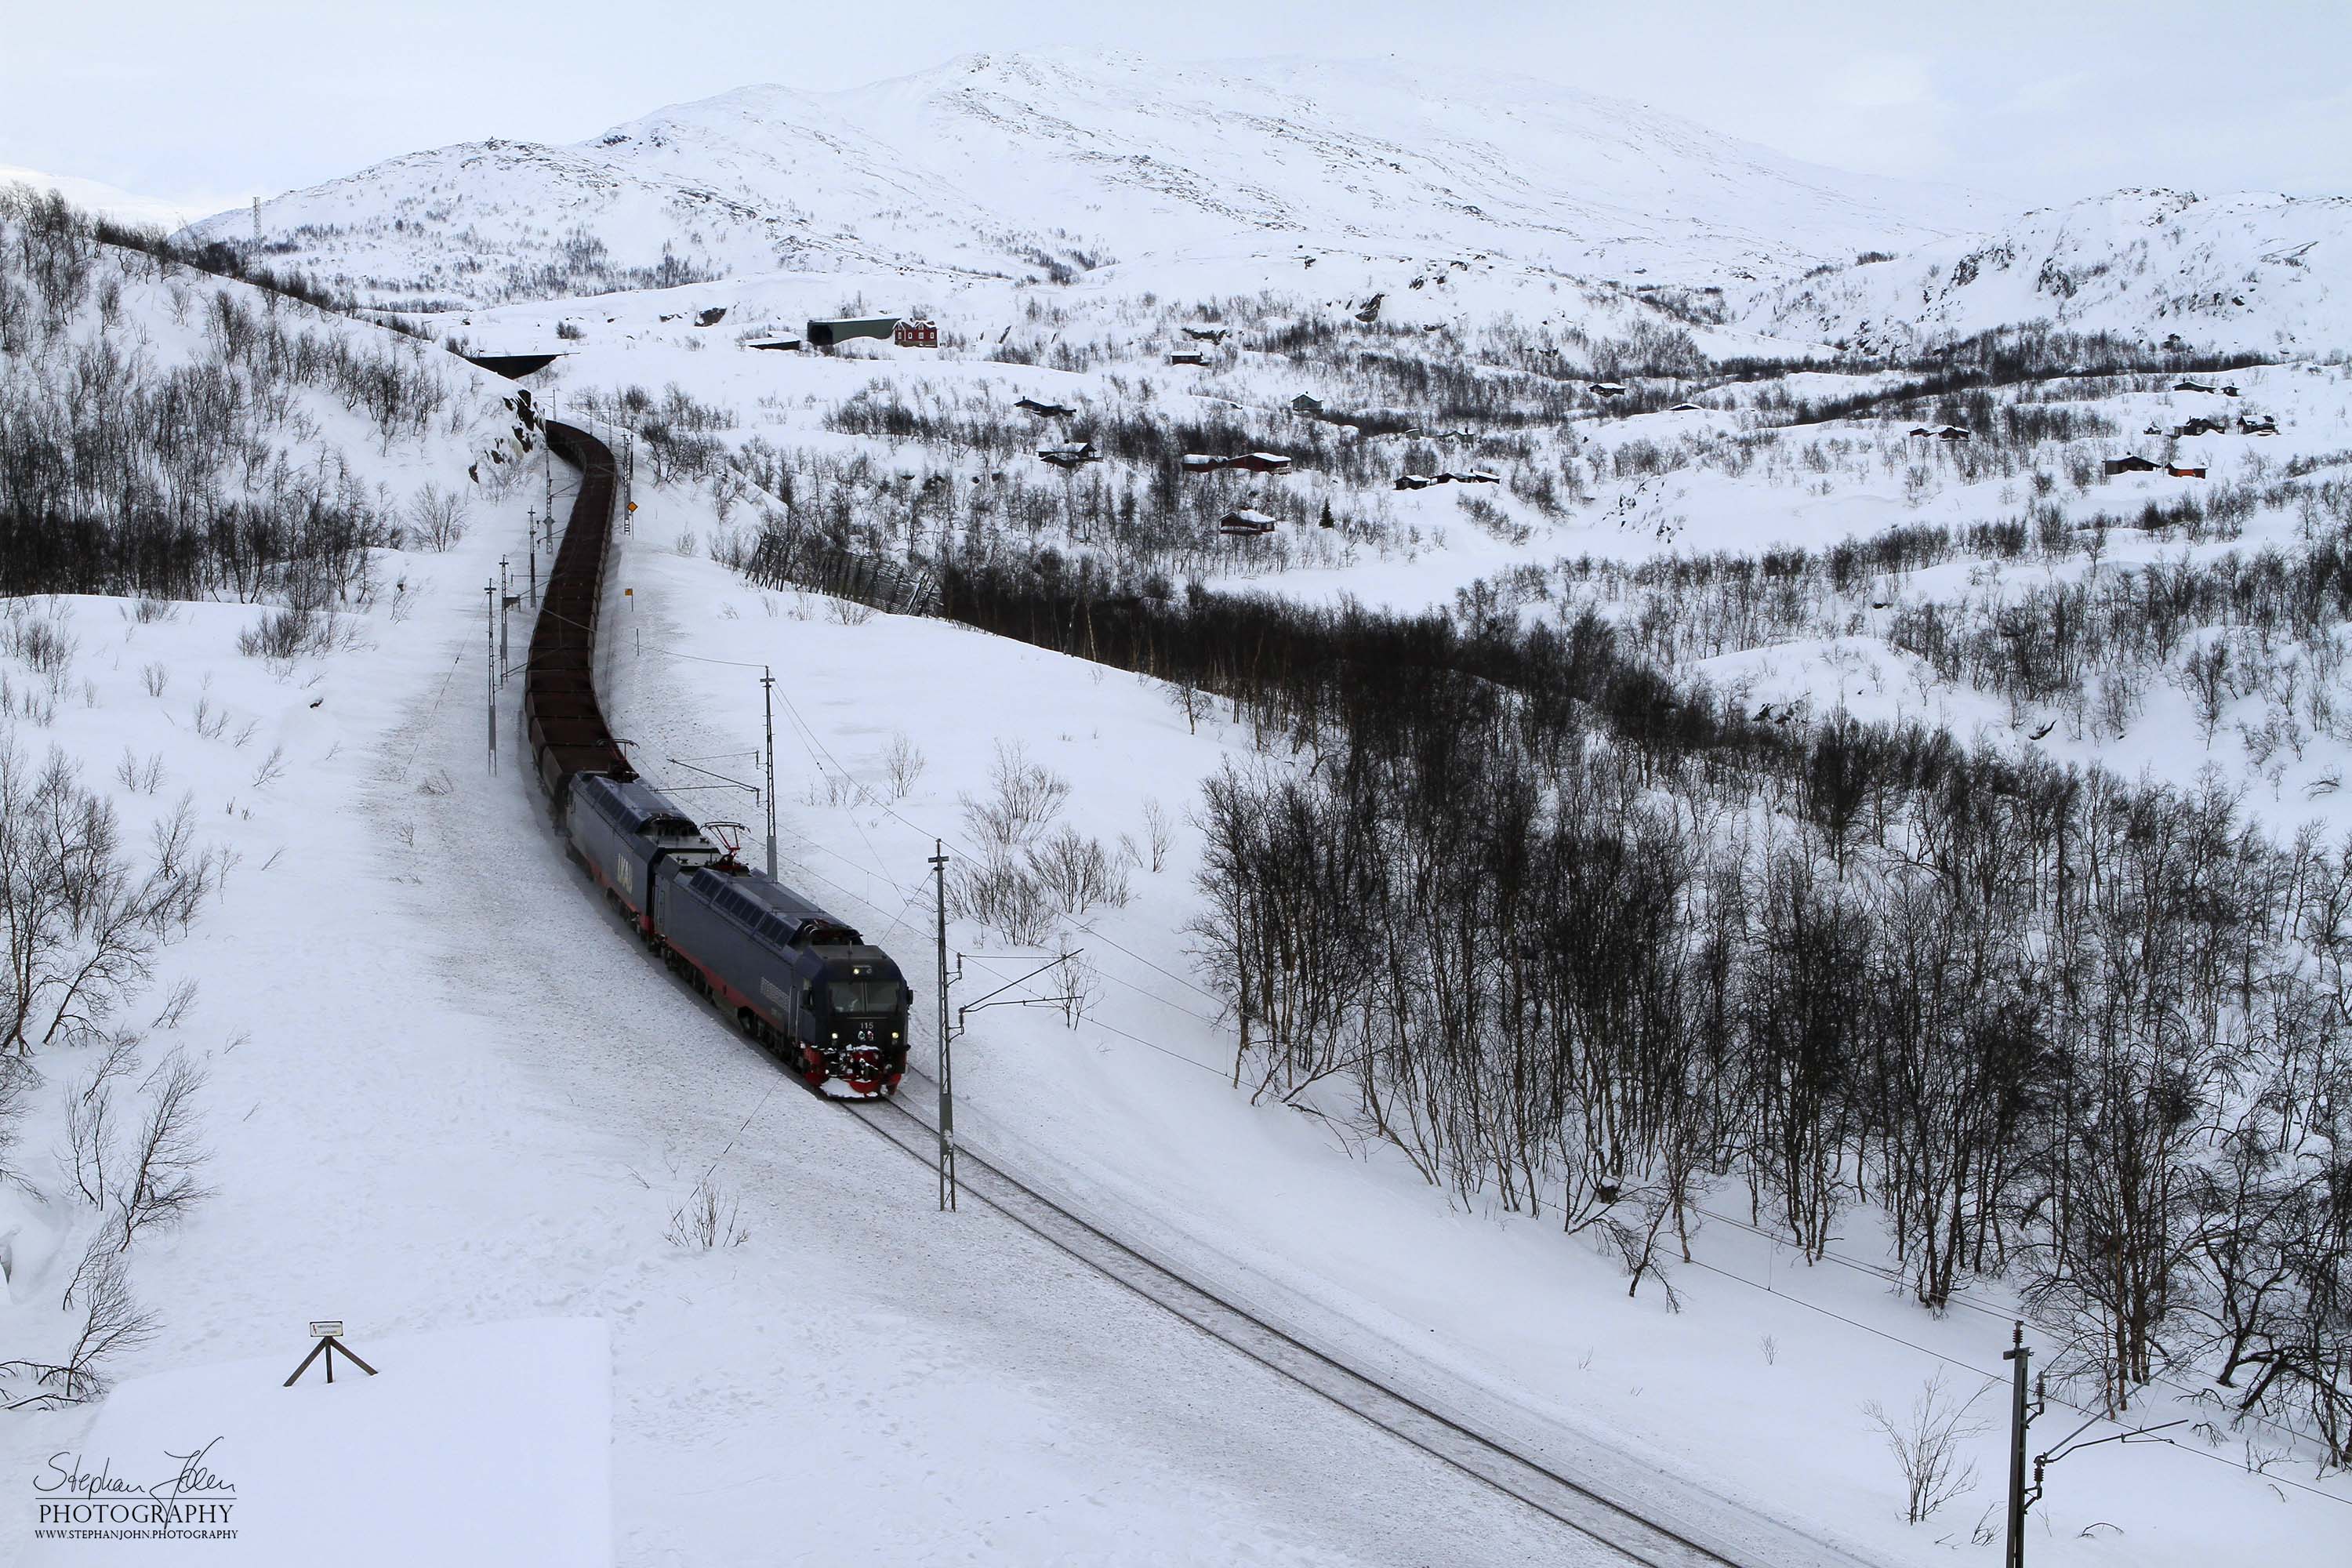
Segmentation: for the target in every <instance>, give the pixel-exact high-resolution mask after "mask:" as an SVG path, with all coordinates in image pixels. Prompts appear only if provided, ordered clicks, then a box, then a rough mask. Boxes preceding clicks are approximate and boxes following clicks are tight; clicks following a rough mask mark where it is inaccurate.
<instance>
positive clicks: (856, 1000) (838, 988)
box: [831, 980, 898, 1017]
mask: <svg viewBox="0 0 2352 1568" xmlns="http://www.w3.org/2000/svg"><path fill="white" fill-rule="evenodd" d="M831 994H832V999H833V1011H834V1015H835V1016H836V1017H838V1016H844V1015H858V1014H864V1015H874V1014H881V1013H895V1012H897V1011H898V982H897V981H895V980H836V981H834V982H833V983H832V987H831Z"/></svg>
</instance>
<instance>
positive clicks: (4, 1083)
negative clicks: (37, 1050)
mask: <svg viewBox="0 0 2352 1568" xmlns="http://www.w3.org/2000/svg"><path fill="white" fill-rule="evenodd" d="M39 1082H40V1077H39V1075H38V1074H37V1073H36V1072H35V1071H34V1070H33V1064H32V1063H31V1062H29V1061H27V1060H26V1059H25V1058H22V1057H0V1184H6V1183H8V1182H11V1181H15V1180H16V1179H17V1178H18V1177H19V1176H21V1175H22V1173H21V1172H19V1171H18V1170H17V1169H16V1138H17V1132H16V1129H17V1125H18V1123H20V1122H22V1121H24V1119H25V1111H26V1096H27V1095H29V1094H30V1093H31V1092H32V1091H33V1089H35V1088H36V1087H37V1086H38V1084H39Z"/></svg>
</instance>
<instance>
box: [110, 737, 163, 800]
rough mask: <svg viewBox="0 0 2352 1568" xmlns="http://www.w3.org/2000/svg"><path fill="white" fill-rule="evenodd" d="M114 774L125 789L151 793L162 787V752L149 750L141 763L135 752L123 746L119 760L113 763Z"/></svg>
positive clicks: (146, 793) (142, 793) (144, 793)
mask: <svg viewBox="0 0 2352 1568" xmlns="http://www.w3.org/2000/svg"><path fill="white" fill-rule="evenodd" d="M114 776H115V777H116V778H118V779H120V780H121V781H122V787H123V788H125V789H129V790H136V791H138V792H139V793H140V794H141V795H153V794H154V793H155V792H156V791H157V790H159V789H161V788H163V752H150V753H149V754H148V757H147V760H146V761H145V762H143V763H142V762H141V761H140V760H139V756H138V753H137V752H133V751H131V748H130V747H128V746H125V747H123V748H122V756H121V760H120V761H118V762H117V763H115V764H114Z"/></svg>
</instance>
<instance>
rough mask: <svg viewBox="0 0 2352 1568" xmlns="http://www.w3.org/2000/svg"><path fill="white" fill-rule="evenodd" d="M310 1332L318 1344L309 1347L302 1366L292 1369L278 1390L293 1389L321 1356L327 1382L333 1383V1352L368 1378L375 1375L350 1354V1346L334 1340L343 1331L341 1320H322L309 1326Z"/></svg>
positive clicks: (369, 1367) (373, 1369)
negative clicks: (308, 1352) (324, 1360)
mask: <svg viewBox="0 0 2352 1568" xmlns="http://www.w3.org/2000/svg"><path fill="white" fill-rule="evenodd" d="M310 1331H311V1333H313V1334H315V1335H317V1336H318V1340H319V1342H318V1343H317V1344H315V1345H312V1346H311V1347H310V1354H309V1355H306V1356H304V1357H303V1358H302V1364H301V1365H300V1366H298V1367H296V1368H295V1369H294V1375H293V1376H292V1377H289V1378H288V1379H287V1380H286V1381H285V1382H284V1383H282V1384H278V1386H279V1387H280V1388H291V1387H293V1386H294V1384H295V1383H296V1381H297V1380H299V1378H300V1377H301V1375H302V1374H303V1373H306V1372H308V1371H310V1363H312V1362H314V1361H317V1360H318V1359H319V1358H320V1356H322V1355H323V1356H325V1357H326V1358H327V1381H328V1382H329V1383H332V1382H334V1381H335V1352H337V1351H341V1352H343V1359H344V1360H346V1361H348V1362H350V1363H352V1365H353V1366H355V1367H357V1368H359V1369H360V1370H361V1371H362V1372H363V1373H367V1374H368V1375H369V1376H370V1377H373V1376H374V1375H375V1368H373V1367H372V1366H370V1365H368V1363H365V1362H363V1361H362V1360H361V1359H360V1358H359V1357H358V1355H357V1354H355V1353H354V1352H352V1347H351V1346H349V1345H347V1344H345V1343H343V1342H342V1341H341V1340H340V1339H338V1338H336V1336H337V1335H339V1334H341V1332H342V1331H343V1321H342V1320H341V1318H328V1319H323V1320H321V1321H319V1322H315V1323H312V1324H311V1325H310Z"/></svg>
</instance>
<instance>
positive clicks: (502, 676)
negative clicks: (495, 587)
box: [499, 555, 514, 686]
mask: <svg viewBox="0 0 2352 1568" xmlns="http://www.w3.org/2000/svg"><path fill="white" fill-rule="evenodd" d="M507 576H508V574H507V558H506V557H505V556H503V555H501V556H499V685H500V686H504V685H505V684H506V683H507V606H508V605H510V604H512V603H513V602H514V595H512V594H510V593H509V592H508V591H507V590H508V582H507Z"/></svg>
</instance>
